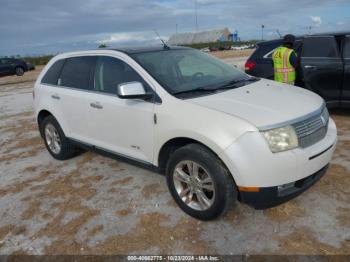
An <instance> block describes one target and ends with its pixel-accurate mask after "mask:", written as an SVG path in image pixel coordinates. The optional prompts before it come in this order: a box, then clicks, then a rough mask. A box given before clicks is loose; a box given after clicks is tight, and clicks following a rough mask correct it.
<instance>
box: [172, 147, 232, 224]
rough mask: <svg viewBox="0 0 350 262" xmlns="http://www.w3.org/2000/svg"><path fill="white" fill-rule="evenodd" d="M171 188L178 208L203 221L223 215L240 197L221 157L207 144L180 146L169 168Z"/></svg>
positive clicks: (173, 155)
mask: <svg viewBox="0 0 350 262" xmlns="http://www.w3.org/2000/svg"><path fill="white" fill-rule="evenodd" d="M166 179H167V184H168V188H169V191H170V193H171V195H172V196H173V198H174V200H175V201H176V203H177V204H178V205H179V207H180V208H181V209H182V210H183V211H184V212H185V213H187V214H189V215H190V216H192V217H195V218H197V219H200V220H212V219H215V218H217V217H219V216H220V215H223V214H224V213H225V212H226V211H227V210H228V209H229V208H230V207H232V206H233V203H234V202H235V201H236V199H237V187H236V185H235V183H234V180H233V178H232V176H231V174H230V173H229V171H228V170H227V169H226V167H225V166H224V165H223V163H222V162H221V160H220V159H219V158H218V157H217V156H216V155H215V154H214V153H212V152H211V151H210V150H209V149H207V148H206V147H204V146H202V145H199V144H189V145H186V146H184V147H181V148H179V149H177V150H176V151H175V152H174V153H173V154H172V155H171V156H170V159H169V161H168V163H167V167H166Z"/></svg>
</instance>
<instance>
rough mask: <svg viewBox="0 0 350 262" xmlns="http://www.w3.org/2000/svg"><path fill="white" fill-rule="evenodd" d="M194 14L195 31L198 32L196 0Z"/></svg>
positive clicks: (195, 0) (195, 1)
mask: <svg viewBox="0 0 350 262" xmlns="http://www.w3.org/2000/svg"><path fill="white" fill-rule="evenodd" d="M194 15H195V28H196V32H198V12H197V0H194Z"/></svg>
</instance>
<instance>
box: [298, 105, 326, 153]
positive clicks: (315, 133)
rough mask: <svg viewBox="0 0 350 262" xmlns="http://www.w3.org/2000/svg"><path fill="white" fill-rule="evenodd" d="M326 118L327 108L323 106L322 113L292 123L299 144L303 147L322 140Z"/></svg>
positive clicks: (324, 133)
mask: <svg viewBox="0 0 350 262" xmlns="http://www.w3.org/2000/svg"><path fill="white" fill-rule="evenodd" d="M328 120H329V113H328V110H327V108H324V109H323V111H322V113H320V114H318V115H316V116H312V117H310V118H308V119H306V120H303V121H300V122H298V123H295V124H293V127H294V129H295V132H296V134H297V136H298V141H299V146H300V147H302V148H305V147H308V146H311V145H313V144H316V143H317V142H318V141H320V140H322V139H323V138H324V137H325V136H326V133H327V129H328Z"/></svg>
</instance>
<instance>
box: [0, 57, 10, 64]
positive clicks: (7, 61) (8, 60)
mask: <svg viewBox="0 0 350 262" xmlns="http://www.w3.org/2000/svg"><path fill="white" fill-rule="evenodd" d="M1 63H2V64H10V63H11V61H10V59H8V58H4V59H1Z"/></svg>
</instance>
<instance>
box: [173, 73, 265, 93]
mask: <svg viewBox="0 0 350 262" xmlns="http://www.w3.org/2000/svg"><path fill="white" fill-rule="evenodd" d="M258 80H260V79H259V78H257V77H249V78H243V79H238V80H233V81H230V82H228V83H225V84H223V85H220V86H219V87H214V88H213V87H208V86H206V87H198V88H193V89H189V90H184V91H179V92H175V93H172V94H173V95H180V94H186V93H194V92H215V91H219V90H224V89H232V88H235V87H237V85H238V84H241V83H246V82H256V81H258Z"/></svg>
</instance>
